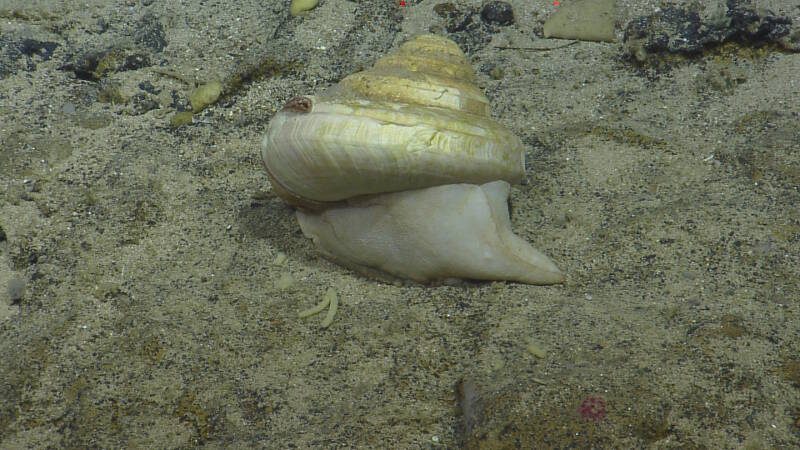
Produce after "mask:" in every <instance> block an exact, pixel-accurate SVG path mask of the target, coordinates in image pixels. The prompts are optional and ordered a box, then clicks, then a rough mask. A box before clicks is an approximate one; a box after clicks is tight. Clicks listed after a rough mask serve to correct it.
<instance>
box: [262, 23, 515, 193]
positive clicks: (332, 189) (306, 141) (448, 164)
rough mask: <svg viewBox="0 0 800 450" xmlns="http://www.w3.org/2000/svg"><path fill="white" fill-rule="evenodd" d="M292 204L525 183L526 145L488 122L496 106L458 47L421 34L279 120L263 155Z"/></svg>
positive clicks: (296, 103)
mask: <svg viewBox="0 0 800 450" xmlns="http://www.w3.org/2000/svg"><path fill="white" fill-rule="evenodd" d="M262 157H263V160H264V167H265V168H266V170H267V174H268V176H269V178H270V181H271V182H272V185H273V188H274V189H275V190H276V192H277V193H278V194H279V195H280V196H281V197H283V198H284V199H286V200H287V201H288V202H290V203H293V204H296V205H300V206H306V207H322V206H324V205H325V204H326V203H327V202H336V201H340V200H344V199H347V198H351V197H355V196H359V195H365V194H377V193H384V192H396V191H404V190H410V189H418V188H424V187H431V186H437V185H442V184H454V183H471V184H482V183H485V182H489V181H493V180H506V181H508V182H510V183H516V182H519V181H520V180H521V179H522V178H523V176H524V166H525V164H524V159H523V158H524V157H523V152H522V142H521V141H520V140H519V138H518V137H516V136H515V135H514V134H512V133H511V132H510V131H509V130H508V129H506V128H505V127H503V126H502V125H500V124H498V123H497V122H495V121H493V120H492V119H490V118H489V101H488V100H487V98H486V96H484V95H483V93H482V92H481V90H480V88H478V87H477V86H476V85H475V84H474V82H473V71H472V68H471V67H470V65H469V63H468V62H467V60H466V57H465V56H464V54H463V53H462V52H461V50H460V49H459V48H458V46H457V45H456V44H455V43H454V42H453V41H451V40H449V39H446V38H442V37H439V36H434V35H424V36H419V37H416V38H414V39H413V40H411V41H409V42H406V43H405V44H403V45H402V46H401V47H400V48H399V49H398V50H396V51H395V52H393V53H390V54H389V55H386V56H384V57H383V58H381V59H379V60H378V61H377V62H376V63H375V65H374V66H373V67H372V68H371V69H368V70H366V71H363V72H358V73H354V74H352V75H349V76H348V77H346V78H344V79H343V80H342V81H340V82H339V83H338V84H337V85H335V86H332V87H331V88H329V89H328V90H326V91H324V92H322V93H320V94H319V95H317V96H307V97H297V98H294V99H292V100H290V101H289V102H288V103H287V104H286V106H285V107H284V108H283V109H282V110H281V111H279V112H278V113H277V114H275V117H274V118H273V119H272V121H271V122H270V124H269V127H268V129H267V133H266V136H265V137H264V145H263V149H262Z"/></svg>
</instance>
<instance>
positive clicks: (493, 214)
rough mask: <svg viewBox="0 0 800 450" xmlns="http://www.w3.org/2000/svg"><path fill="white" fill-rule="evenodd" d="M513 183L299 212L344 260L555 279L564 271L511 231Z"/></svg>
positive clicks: (418, 277) (309, 231) (362, 267)
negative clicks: (510, 216) (509, 201)
mask: <svg viewBox="0 0 800 450" xmlns="http://www.w3.org/2000/svg"><path fill="white" fill-rule="evenodd" d="M509 189H510V186H509V184H508V183H506V182H504V181H495V182H491V183H486V184H484V185H481V186H477V185H473V184H452V185H446V186H437V187H432V188H426V189H418V190H413V191H405V192H397V193H391V194H382V195H376V196H372V197H368V198H362V199H358V200H353V201H350V202H348V204H347V205H342V206H339V207H336V208H331V209H328V210H325V211H322V212H315V211H303V210H298V211H297V218H298V221H299V222H300V228H301V229H302V230H303V233H304V234H305V235H306V236H308V237H310V238H311V239H313V240H314V243H315V244H316V245H317V246H318V247H319V249H320V250H321V251H322V252H323V253H324V254H325V255H326V256H328V257H329V258H331V259H333V260H335V261H336V262H338V263H340V264H342V265H344V266H346V267H350V268H353V269H355V270H359V271H361V272H362V273H367V274H371V275H375V274H376V272H377V273H379V274H380V273H384V274H389V275H391V276H393V277H398V278H405V279H411V280H414V281H417V282H421V283H426V282H432V281H446V280H450V279H476V280H511V281H518V282H522V283H529V284H553V283H560V282H562V281H563V280H564V275H563V274H562V273H561V271H560V270H559V269H558V267H556V265H555V264H553V262H552V261H551V260H550V259H549V258H548V257H547V256H545V255H544V254H542V253H541V252H539V251H538V250H536V249H535V248H533V247H532V246H531V245H530V244H528V243H527V242H526V241H525V240H523V239H521V238H520V237H519V236H517V235H515V234H514V232H513V231H512V230H511V222H510V220H509V215H508V203H507V202H508V195H509Z"/></svg>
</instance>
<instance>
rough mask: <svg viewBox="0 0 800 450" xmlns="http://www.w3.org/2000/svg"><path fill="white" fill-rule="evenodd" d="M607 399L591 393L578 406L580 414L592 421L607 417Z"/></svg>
mask: <svg viewBox="0 0 800 450" xmlns="http://www.w3.org/2000/svg"><path fill="white" fill-rule="evenodd" d="M606 411H607V410H606V399H604V398H603V397H601V396H599V395H589V396H588V397H586V398H585V399H583V401H582V402H581V404H580V406H578V416H580V418H581V419H583V420H588V421H590V422H599V421H601V420H603V418H605V417H606Z"/></svg>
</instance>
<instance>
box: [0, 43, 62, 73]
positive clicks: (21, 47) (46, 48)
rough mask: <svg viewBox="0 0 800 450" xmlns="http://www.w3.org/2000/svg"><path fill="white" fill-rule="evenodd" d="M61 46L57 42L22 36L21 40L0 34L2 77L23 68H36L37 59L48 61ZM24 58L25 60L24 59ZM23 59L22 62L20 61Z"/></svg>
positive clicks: (0, 71)
mask: <svg viewBox="0 0 800 450" xmlns="http://www.w3.org/2000/svg"><path fill="white" fill-rule="evenodd" d="M58 46H59V44H58V43H57V42H49V41H39V40H36V39H30V38H22V39H19V40H16V39H13V38H12V39H9V38H7V37H5V38H4V36H0V78H2V77H5V76H6V75H11V74H13V73H16V72H17V70H19V69H23V70H28V71H32V70H35V69H36V61H37V59H38V60H41V61H47V60H48V59H50V58H51V57H52V56H53V51H54V50H55V49H56V48H57V47H58ZM23 58H24V60H23ZM20 60H23V61H22V62H19V61H20Z"/></svg>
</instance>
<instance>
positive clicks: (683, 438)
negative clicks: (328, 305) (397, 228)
mask: <svg viewBox="0 0 800 450" xmlns="http://www.w3.org/2000/svg"><path fill="white" fill-rule="evenodd" d="M437 3H440V2H437V1H428V0H424V1H419V2H416V1H413V0H411V1H408V2H407V6H406V7H405V8H401V7H399V6H398V2H394V1H358V2H353V1H346V0H322V1H321V3H320V5H319V6H318V7H317V8H316V9H315V10H314V11H312V12H311V13H310V14H309V15H307V16H306V17H302V18H290V17H288V12H287V11H288V1H281V2H277V1H255V0H242V1H237V2H228V1H222V0H210V1H200V0H188V1H158V0H156V1H148V0H144V1H133V0H131V1H111V2H108V1H99V0H84V1H81V2H72V1H39V2H29V1H23V0H0V55H2V56H0V68H2V72H0V73H2V76H0V227H2V230H3V233H2V234H0V238H2V239H0V287H2V290H0V448H3V449H16V448H191V447H201V448H281V449H285V448H458V447H459V446H465V447H469V448H592V447H593V448H681V449H692V448H708V449H712V448H714V449H718V448H752V449H758V448H798V446H800V192H798V184H800V154H799V153H800V137H799V133H800V125H799V124H800V54H797V53H791V52H788V51H780V50H778V49H776V48H775V47H768V48H766V49H760V50H758V51H755V50H753V49H747V48H737V47H736V46H734V47H733V48H727V49H721V50H718V51H712V52H708V53H706V54H701V55H695V56H693V57H692V58H689V59H688V60H679V61H672V62H669V63H667V64H664V65H659V66H657V67H656V66H645V67H637V66H636V64H634V63H633V61H632V60H631V59H630V58H629V57H626V51H625V48H624V45H623V44H622V43H619V42H617V43H590V42H579V43H577V44H575V45H571V46H568V47H565V48H561V49H555V50H550V51H531V50H519V49H503V48H500V47H524V48H551V47H558V46H561V45H563V44H564V43H568V42H569V41H564V40H547V39H544V38H543V37H542V35H541V29H542V23H543V21H544V20H545V19H546V18H547V16H548V15H549V14H550V13H551V12H552V11H553V10H554V7H553V5H552V2H550V1H544V0H531V1H513V2H511V3H512V5H513V7H514V13H515V16H516V23H515V25H511V26H491V27H490V26H486V25H482V24H481V23H480V17H479V15H477V14H476V15H473V18H474V19H476V20H475V21H474V23H473V24H472V25H471V26H465V31H456V32H452V33H451V32H449V31H447V30H448V26H450V25H452V24H448V23H447V20H448V19H447V18H446V17H445V18H443V17H440V16H439V15H437V14H436V13H434V12H433V8H434V6H435V5H436V4H437ZM688 3H689V2H653V1H643V2H632V1H620V2H618V4H617V8H616V16H617V17H616V21H617V30H618V32H620V36H621V31H622V30H623V29H624V26H625V24H626V23H627V22H629V21H630V20H631V19H632V18H634V17H637V16H641V15H643V14H650V13H652V12H653V11H654V10H655V8H656V7H657V6H659V5H660V6H664V5H667V4H673V5H677V6H685V5H686V4H688ZM794 3H795V2H793V1H791V0H780V1H778V0H776V1H772V2H756V3H755V4H754V7H764V8H769V9H771V10H772V11H774V12H775V13H776V14H781V15H784V16H787V17H791V18H793V20H794V21H795V25H794V26H795V31H796V28H797V22H798V21H800V9H798V8H797V7H796V4H794ZM454 5H455V6H456V7H457V8H456V9H457V10H460V11H462V12H463V11H465V10H466V11H468V10H470V8H473V9H476V10H479V9H480V7H481V5H482V3H481V2H480V1H477V0H465V1H460V2H456V3H455V4H454ZM695 6H696V5H695ZM424 32H435V33H438V34H443V35H447V36H450V37H452V38H455V39H456V40H457V41H459V43H460V44H462V46H463V47H465V48H464V49H465V50H466V51H467V53H468V55H469V58H470V61H471V62H472V65H473V67H474V68H475V69H476V71H477V82H478V84H479V85H480V86H481V87H482V88H483V89H484V90H485V92H486V94H487V96H488V97H489V98H490V100H491V102H492V105H493V117H495V118H496V119H497V120H498V121H500V122H501V123H503V124H505V125H507V126H508V127H510V128H511V129H512V130H513V131H514V132H515V133H516V134H518V135H519V136H520V137H521V138H522V139H523V141H524V143H525V146H526V156H527V161H528V162H527V169H528V173H527V180H526V181H527V182H526V183H525V184H523V185H520V186H515V187H514V189H513V191H512V206H513V209H512V223H513V227H514V229H515V231H516V232H517V233H518V234H520V235H521V236H522V237H523V238H525V239H527V240H529V241H531V242H533V243H534V244H535V245H536V247H537V248H539V249H541V250H542V251H544V252H545V253H547V254H548V255H551V257H552V258H553V259H554V261H556V262H557V264H558V265H559V266H560V267H561V268H562V269H563V270H564V271H565V272H566V273H567V275H568V281H567V282H566V283H565V284H564V285H557V286H550V287H539V286H526V285H520V284H510V283H471V284H468V285H465V286H439V287H428V286H420V285H405V286H404V285H394V284H387V283H384V282H379V281H375V280H371V279H368V278H364V277H362V276H360V275H357V274H354V273H352V272H350V271H348V270H346V269H344V268H341V267H339V266H337V265H335V264H333V263H331V262H329V261H327V260H325V259H323V258H321V257H320V256H319V255H318V253H317V252H316V250H315V249H314V247H313V245H312V242H311V241H310V240H308V239H306V238H304V237H303V235H302V234H301V233H300V231H299V228H298V226H297V223H296V220H295V218H294V215H293V212H292V210H291V209H290V208H289V207H287V206H285V205H284V204H283V203H282V202H281V201H280V200H279V199H278V198H277V197H276V196H275V194H274V193H273V192H272V190H271V188H270V186H269V183H268V181H267V179H266V176H265V174H264V172H263V170H262V167H261V164H260V157H259V149H260V140H261V135H262V133H263V130H264V129H265V127H266V125H267V123H268V121H269V119H270V118H271V116H272V115H273V114H274V112H275V111H276V110H277V109H279V108H280V106H281V105H282V104H283V103H284V102H285V101H286V100H287V99H289V98H291V97H293V96H296V95H301V94H310V93H313V92H315V91H317V90H320V89H322V88H324V87H326V86H329V85H330V84H332V83H335V82H336V81H337V80H339V79H341V78H342V77H343V76H345V75H347V74H348V73H351V72H353V71H356V70H359V69H363V68H365V67H368V66H369V65H371V64H372V63H373V62H374V61H375V59H376V58H377V57H379V56H381V55H383V54H385V53H386V52H387V51H389V50H390V49H392V48H394V47H396V46H397V45H398V44H399V43H401V42H403V41H405V40H407V39H408V38H409V37H410V36H413V35H415V34H418V33H424ZM26 39H30V41H26ZM25 42H28V43H30V42H35V43H55V44H57V45H55V46H51V47H50V48H49V49H48V48H47V47H41V46H40V48H35V46H34V51H32V52H29V53H25V52H22V53H20V52H19V51H17V50H14V49H15V48H16V49H19V48H22V47H20V46H21V45H22V44H23V43H25ZM23 47H24V46H23ZM27 48H28V49H30V48H31V46H30V45H28V47H27ZM109 50H112V51H116V52H117V53H116V54H117V55H123V56H124V58H123V61H124V62H123V63H120V62H119V61H117V65H116V66H113V65H112V66H113V67H110V68H107V70H98V72H97V73H96V75H98V76H97V79H80V78H78V77H76V73H75V72H76V71H75V66H76V64H77V62H80V58H82V57H85V56H86V55H91V54H103V53H102V52H106V53H105V54H106V55H108V53H107V52H108V51H109ZM15 52H16V53H15ZM93 52H94V53H93ZM98 52H99V53H98ZM70 64H71V65H70ZM243 67H254V68H256V69H258V70H256V71H255V72H254V73H256V74H257V75H258V76H253V77H252V79H249V80H245V83H242V84H241V85H238V86H237V88H236V89H231V90H230V92H229V93H228V95H226V96H225V98H223V99H222V100H220V101H219V102H218V103H216V104H215V105H213V106H211V107H210V108H208V109H206V110H204V111H202V112H200V113H198V114H196V115H195V117H194V120H193V122H194V123H192V124H190V125H185V126H182V127H178V128H173V127H172V126H170V119H171V117H172V115H173V114H174V113H175V111H176V109H185V107H186V105H187V99H188V96H189V93H190V92H191V91H192V88H193V85H192V84H193V83H194V82H195V81H196V82H200V83H202V82H205V81H208V80H212V79H222V80H230V79H231V75H232V74H235V73H243V71H244V69H242V68H243ZM3 234H4V235H5V236H3ZM283 255H285V260H284V256H283ZM22 285H24V291H23V290H22V289H21V287H22ZM7 287H8V288H7ZM329 288H333V289H335V291H336V292H337V293H338V296H339V298H340V302H341V304H340V308H339V313H338V315H337V316H336V319H335V321H334V323H333V325H331V327H330V328H328V329H322V328H321V327H320V321H321V317H319V316H317V317H312V318H309V319H305V320H300V319H298V318H297V312H298V311H299V310H301V309H305V308H308V307H310V306H312V305H314V304H315V303H317V302H318V301H319V299H320V298H321V297H322V295H323V293H324V292H325V291H326V290H327V289H329ZM537 349H540V350H544V355H543V357H537V356H534V353H538V352H539V350H537ZM531 350H534V351H531ZM539 356H542V355H541V354H540V355H539ZM456 386H461V391H462V392H461V395H459V394H457V392H456V391H457V389H456ZM465 391H466V392H465ZM589 396H598V397H602V398H603V399H604V400H605V402H606V404H607V414H606V416H605V417H604V418H602V420H598V421H587V420H584V419H583V418H581V417H580V415H579V414H578V412H577V410H578V405H579V404H580V403H581V401H582V400H583V399H585V398H587V397H589ZM459 405H460V406H461V408H460V407H459ZM465 410H466V411H465ZM465 415H466V417H467V420H466V422H467V425H466V427H468V429H466V430H465Z"/></svg>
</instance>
